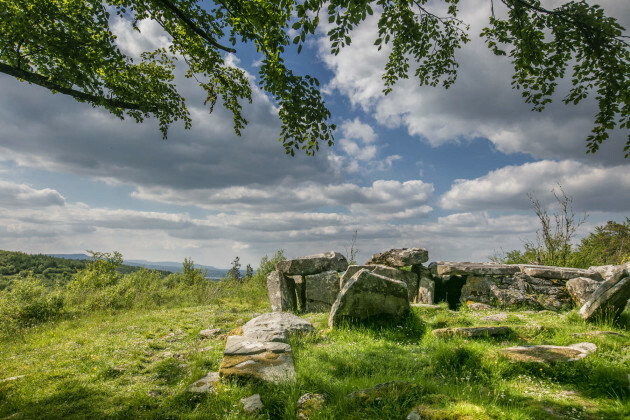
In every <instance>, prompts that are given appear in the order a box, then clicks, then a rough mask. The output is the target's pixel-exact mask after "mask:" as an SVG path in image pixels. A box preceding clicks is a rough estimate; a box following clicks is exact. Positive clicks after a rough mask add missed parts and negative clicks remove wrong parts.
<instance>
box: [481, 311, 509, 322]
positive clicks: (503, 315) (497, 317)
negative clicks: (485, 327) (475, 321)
mask: <svg viewBox="0 0 630 420" xmlns="http://www.w3.org/2000/svg"><path fill="white" fill-rule="evenodd" d="M507 319H508V314H507V313H506V312H501V313H498V314H494V315H488V316H484V317H483V318H481V320H482V321H496V322H503V321H507Z"/></svg>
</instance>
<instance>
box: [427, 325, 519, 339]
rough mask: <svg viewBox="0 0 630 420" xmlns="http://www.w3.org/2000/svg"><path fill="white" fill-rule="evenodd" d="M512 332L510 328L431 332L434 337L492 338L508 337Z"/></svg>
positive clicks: (478, 328)
mask: <svg viewBox="0 0 630 420" xmlns="http://www.w3.org/2000/svg"><path fill="white" fill-rule="evenodd" d="M511 332H512V329H511V328H510V327H466V328H439V329H437V330H433V335H434V336H435V337H453V336H463V337H470V338H476V337H488V336H490V337H494V336H498V335H509V334H510V333H511Z"/></svg>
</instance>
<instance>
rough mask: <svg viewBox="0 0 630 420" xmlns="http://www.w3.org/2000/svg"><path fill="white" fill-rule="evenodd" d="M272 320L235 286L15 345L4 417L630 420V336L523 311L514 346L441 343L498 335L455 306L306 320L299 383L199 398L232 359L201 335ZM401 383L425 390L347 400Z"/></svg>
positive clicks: (257, 297) (1, 362) (9, 354)
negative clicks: (509, 350) (439, 331)
mask: <svg viewBox="0 0 630 420" xmlns="http://www.w3.org/2000/svg"><path fill="white" fill-rule="evenodd" d="M269 310H270V307H269V304H268V301H267V300H266V293H265V290H264V288H263V287H262V285H248V286H246V287H245V288H243V289H242V290H238V289H236V288H234V286H232V288H231V289H226V291H224V292H223V293H217V294H215V296H214V298H213V299H212V300H211V302H209V304H205V305H200V306H184V307H171V308H157V309H131V310H127V311H95V312H92V313H83V314H80V315H78V316H76V317H74V318H72V317H66V318H64V319H60V320H57V321H54V322H48V323H43V324H40V325H37V326H34V327H32V328H29V329H26V330H22V331H20V332H19V333H17V334H14V335H12V336H9V337H6V336H5V337H3V338H2V339H1V341H0V354H1V355H2V357H0V381H1V382H0V418H11V419H35V418H37V419H40V418H44V419H46V418H51V419H57V418H64V419H68V418H76V419H82V418H98V419H100V418H105V419H107V418H109V419H127V418H147V419H171V418H172V419H189V418H190V419H193V418H194V419H240V418H247V417H248V416H247V415H246V414H245V413H244V412H243V411H242V408H241V406H240V404H239V400H240V399H241V398H243V397H246V396H249V395H251V394H253V393H260V394H261V396H262V400H263V403H264V404H265V410H264V411H263V412H262V413H259V414H258V415H253V416H250V417H251V418H261V419H264V418H271V419H293V418H296V415H297V412H296V407H295V406H296V401H297V399H298V398H299V397H300V396H301V395H302V394H304V393H306V392H311V393H320V394H325V395H326V397H327V403H326V406H325V407H324V408H323V409H322V410H319V411H317V412H316V413H315V414H314V416H313V417H312V418H315V419H367V418H369V419H372V418H373V419H403V418H405V417H406V416H407V414H408V413H409V412H410V411H411V410H412V409H414V408H415V409H417V411H419V412H421V413H423V415H424V416H425V418H434V419H554V418H557V419H599V418H601V419H607V420H608V419H624V418H626V419H627V418H630V383H629V378H628V374H630V338H629V337H630V332H629V331H627V329H626V328H627V327H623V326H620V325H612V324H611V323H605V324H597V325H593V324H586V323H584V322H582V321H581V320H580V319H579V317H577V315H576V314H575V312H568V313H563V314H557V313H553V312H542V313H531V312H511V313H510V316H509V317H508V320H507V321H506V322H502V323H501V325H511V326H512V327H513V329H514V334H512V335H511V336H509V337H507V338H502V339H500V340H497V339H488V338H484V339H475V340H473V339H468V340H466V339H462V338H451V339H436V338H434V337H433V335H432V334H431V330H432V329H435V328H443V327H450V326H473V325H496V323H492V322H484V321H481V320H480V317H479V316H478V315H477V314H475V313H473V312H471V311H468V310H466V309H464V310H462V311H458V312H453V311H449V310H448V309H447V307H446V306H443V307H441V308H440V309H424V308H422V309H420V308H414V311H413V314H412V316H411V317H409V318H408V319H407V320H405V321H404V322H401V323H400V324H399V325H388V326H382V325H371V326H366V325H364V326H354V327H353V326H345V327H342V328H338V329H335V330H328V329H326V321H327V314H325V313H317V314H303V316H304V317H305V318H306V319H309V320H311V322H313V324H314V325H315V327H316V328H317V333H316V334H313V335H310V336H306V337H299V338H294V339H293V341H292V343H291V344H292V348H293V353H294V359H295V367H296V371H297V376H298V381H297V383H296V384H293V385H280V386H275V385H270V384H256V383H250V384H248V383H235V382H228V383H223V384H221V385H220V387H219V388H218V391H217V393H215V394H207V395H198V394H192V393H189V392H187V391H186V388H187V387H188V386H189V385H190V384H192V383H193V382H195V381H196V380H197V379H199V378H201V377H203V376H205V375H206V374H207V373H208V372H209V371H216V370H218V367H219V364H220V362H221V359H222V351H223V347H224V337H222V336H219V337H216V338H210V339H203V338H201V337H200V335H199V331H200V330H202V329H206V328H210V327H212V328H220V329H221V334H222V335H224V334H227V333H228V332H229V331H230V330H232V329H234V328H236V327H238V326H239V325H242V324H243V323H244V322H246V321H247V320H249V319H251V318H252V317H254V316H256V315H257V314H260V313H264V312H267V311H269ZM495 312H498V311H491V312H489V313H495ZM487 314H488V313H484V314H483V315H487ZM624 315H626V314H624ZM595 330H608V331H616V332H618V333H621V334H624V335H625V337H624V336H617V335H592V333H593V331H595ZM576 333H585V334H586V335H584V336H580V337H576V336H574V335H573V334H576ZM581 341H590V342H593V343H595V344H597V346H598V351H597V352H596V353H595V354H593V355H589V356H588V357H586V358H585V359H582V360H580V361H578V362H574V363H564V364H563V363H559V364H555V365H553V366H552V365H546V364H538V363H514V362H510V361H508V360H506V359H505V358H503V357H502V356H501V355H499V353H498V350H499V349H500V348H503V347H507V346H511V345H517V344H557V345H565V344H571V343H577V342H581ZM12 378H15V379H12ZM388 381H407V382H412V383H413V384H414V385H413V386H411V387H409V388H404V387H402V388H401V389H399V390H398V391H392V392H383V393H382V395H378V396H368V397H365V398H364V399H363V400H361V401H356V400H355V401H351V400H348V399H346V398H345V396H346V395H347V394H349V393H350V392H353V391H357V390H359V389H364V388H369V387H372V386H374V385H376V384H379V383H383V382H388Z"/></svg>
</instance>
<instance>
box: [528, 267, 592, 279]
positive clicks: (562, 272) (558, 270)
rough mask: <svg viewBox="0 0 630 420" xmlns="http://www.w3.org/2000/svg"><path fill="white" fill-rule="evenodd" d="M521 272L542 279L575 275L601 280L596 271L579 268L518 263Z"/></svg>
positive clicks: (572, 277) (571, 277) (567, 277)
mask: <svg viewBox="0 0 630 420" xmlns="http://www.w3.org/2000/svg"><path fill="white" fill-rule="evenodd" d="M520 268H521V272H523V273H525V274H527V275H528V276H530V277H538V278H542V279H557V280H570V279H574V278H576V277H588V278H590V279H593V280H597V281H602V280H603V278H602V275H601V274H600V273H598V272H597V271H593V270H583V269H581V268H567V267H551V266H546V265H520Z"/></svg>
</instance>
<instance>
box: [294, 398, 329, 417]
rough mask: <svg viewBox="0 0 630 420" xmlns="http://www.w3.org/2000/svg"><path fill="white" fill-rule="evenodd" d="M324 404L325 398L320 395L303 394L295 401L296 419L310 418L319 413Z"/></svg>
mask: <svg viewBox="0 0 630 420" xmlns="http://www.w3.org/2000/svg"><path fill="white" fill-rule="evenodd" d="M325 404H326V397H325V396H324V395H322V394H310V393H307V394H304V395H302V396H301V397H300V398H299V399H298V400H297V417H298V419H308V418H311V417H312V416H313V415H315V414H316V413H319V412H320V411H321V410H322V409H323V408H324V405H325Z"/></svg>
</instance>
